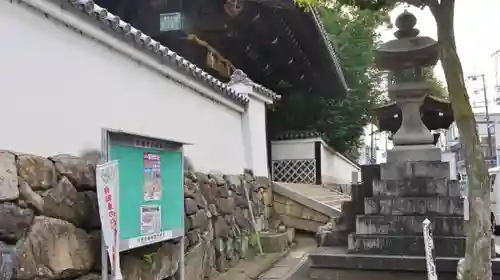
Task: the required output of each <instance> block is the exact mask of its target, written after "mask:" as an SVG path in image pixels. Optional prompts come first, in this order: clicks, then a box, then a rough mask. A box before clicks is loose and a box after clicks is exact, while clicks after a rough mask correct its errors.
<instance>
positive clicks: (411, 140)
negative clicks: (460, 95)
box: [376, 11, 441, 161]
mask: <svg viewBox="0 0 500 280" xmlns="http://www.w3.org/2000/svg"><path fill="white" fill-rule="evenodd" d="M416 23H417V20H416V18H415V16H414V15H413V14H411V13H409V12H408V11H405V12H403V13H402V14H401V15H399V16H398V18H397V19H396V27H397V28H398V30H397V31H396V32H395V33H394V35H395V37H396V39H394V40H390V41H388V42H386V43H384V44H382V45H381V46H380V48H379V49H377V51H376V65H377V67H378V68H379V69H381V70H388V71H389V72H390V75H389V85H388V91H389V98H390V99H391V100H393V101H394V102H395V104H396V105H397V107H399V109H400V110H401V114H400V115H401V125H400V126H399V129H398V130H397V131H396V133H395V134H394V138H393V141H394V149H392V150H391V151H388V153H387V160H388V161H421V160H441V151H440V150H439V149H438V148H436V147H435V146H434V136H433V135H432V134H431V132H430V130H429V128H428V127H427V126H426V125H425V124H424V122H423V121H422V115H421V107H422V105H423V103H424V100H425V99H426V96H427V94H428V92H429V91H430V89H431V85H430V84H428V82H426V81H425V77H424V76H423V74H422V69H423V68H425V67H432V66H435V65H436V63H437V62H438V59H439V50H438V43H437V42H436V41H435V40H434V39H432V38H429V37H425V36H418V35H419V30H418V29H416V28H415V25H416Z"/></svg>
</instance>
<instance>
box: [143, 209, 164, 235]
mask: <svg viewBox="0 0 500 280" xmlns="http://www.w3.org/2000/svg"><path fill="white" fill-rule="evenodd" d="M160 231H161V206H160V205H143V206H141V235H149V234H155V233H159V232H160Z"/></svg>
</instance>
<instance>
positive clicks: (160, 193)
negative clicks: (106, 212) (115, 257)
mask: <svg viewBox="0 0 500 280" xmlns="http://www.w3.org/2000/svg"><path fill="white" fill-rule="evenodd" d="M102 142H103V149H102V150H103V158H104V160H105V161H118V163H119V164H118V168H119V182H120V183H119V192H118V221H119V223H118V228H119V229H118V235H119V240H120V242H119V247H120V251H127V250H130V249H133V248H138V247H142V246H146V245H150V244H154V243H158V242H162V241H166V240H170V239H174V238H179V237H181V236H183V235H184V190H183V185H184V182H183V180H184V176H183V173H184V170H183V145H184V144H183V143H180V142H175V141H169V140H163V139H158V138H153V137H149V136H142V135H137V134H132V133H127V132H123V131H115V130H110V129H104V130H103V141H102Z"/></svg>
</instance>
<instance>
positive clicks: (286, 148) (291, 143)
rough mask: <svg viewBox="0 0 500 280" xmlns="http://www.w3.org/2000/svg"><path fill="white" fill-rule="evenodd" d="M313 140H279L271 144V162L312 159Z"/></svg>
mask: <svg viewBox="0 0 500 280" xmlns="http://www.w3.org/2000/svg"><path fill="white" fill-rule="evenodd" d="M314 142H315V140H314V139H297V140H279V141H272V143H271V149H272V150H271V157H272V159H273V160H287V159H291V160H293V159H314Z"/></svg>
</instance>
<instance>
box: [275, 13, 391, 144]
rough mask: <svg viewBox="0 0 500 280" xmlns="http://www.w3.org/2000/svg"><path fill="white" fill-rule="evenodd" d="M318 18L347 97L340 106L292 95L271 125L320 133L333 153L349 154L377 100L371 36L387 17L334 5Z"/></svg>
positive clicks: (335, 102)
mask: <svg viewBox="0 0 500 280" xmlns="http://www.w3.org/2000/svg"><path fill="white" fill-rule="evenodd" d="M320 14H321V18H322V20H323V23H324V26H325V29H326V31H327V32H328V34H329V39H330V40H331V41H332V43H333V45H334V46H335V48H336V52H337V55H338V56H339V58H340V63H341V66H342V69H343V71H344V75H345V78H346V80H347V83H348V85H349V86H350V88H351V91H350V92H349V94H348V95H347V97H346V98H345V99H341V100H338V99H334V98H331V97H325V96H315V95H314V93H312V94H306V93H301V92H293V93H291V94H289V95H287V96H285V97H284V98H283V100H282V102H281V103H280V104H279V105H278V106H277V108H276V110H275V112H273V115H272V118H270V125H271V127H272V129H273V130H274V131H286V130H305V129H307V130H316V131H319V132H323V133H325V134H326V136H327V138H328V139H329V144H330V145H331V146H332V147H333V148H334V149H336V150H337V151H339V152H342V153H353V152H354V151H355V150H357V148H358V147H359V145H360V144H361V142H360V141H361V136H362V135H363V127H364V126H365V125H366V124H367V123H368V122H369V121H370V118H371V115H370V113H371V109H372V108H373V106H375V105H376V104H379V103H380V100H381V90H380V89H379V81H380V74H379V72H378V71H376V70H375V69H374V50H375V49H376V48H377V44H378V38H379V35H378V33H377V32H376V30H377V28H378V27H380V26H381V25H383V24H385V23H386V22H387V18H388V17H387V15H386V14H384V13H380V12H373V11H370V10H359V9H357V8H349V9H345V8H343V7H342V6H341V5H339V4H333V5H329V7H328V8H321V9H320Z"/></svg>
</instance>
